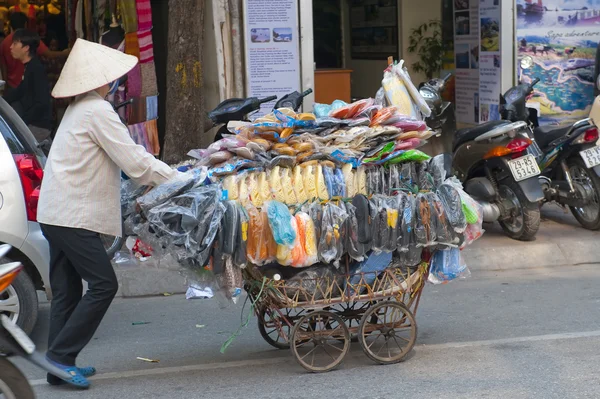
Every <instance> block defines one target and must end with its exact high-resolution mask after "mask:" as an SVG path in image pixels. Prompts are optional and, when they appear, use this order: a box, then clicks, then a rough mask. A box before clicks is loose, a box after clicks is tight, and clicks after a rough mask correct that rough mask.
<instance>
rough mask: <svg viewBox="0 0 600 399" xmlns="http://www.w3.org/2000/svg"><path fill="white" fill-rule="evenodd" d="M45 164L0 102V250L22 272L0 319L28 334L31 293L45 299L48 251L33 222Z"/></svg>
mask: <svg viewBox="0 0 600 399" xmlns="http://www.w3.org/2000/svg"><path fill="white" fill-rule="evenodd" d="M45 163H46V157H45V156H44V153H43V152H42V151H41V150H40V149H39V148H38V143H37V141H36V140H35V138H34V136H33V134H32V133H31V132H30V131H29V129H28V128H27V126H26V125H25V123H24V122H23V121H22V120H21V118H20V117H19V116H18V115H17V113H16V112H15V111H14V110H13V109H12V107H11V106H10V105H8V104H7V103H6V101H4V100H3V99H1V98H0V245H1V244H9V245H11V246H12V247H13V248H12V250H11V251H10V252H9V253H8V255H7V258H8V260H9V261H19V262H21V263H22V264H23V265H24V266H25V270H24V271H25V273H23V272H22V273H20V274H19V276H18V277H17V278H16V280H15V281H14V283H13V284H12V285H11V286H10V287H9V288H8V289H7V290H6V291H4V292H3V293H2V294H0V313H2V314H5V315H7V316H8V317H9V318H11V319H12V320H13V321H14V322H16V323H17V324H18V325H19V326H21V328H22V329H23V330H24V331H25V332H26V333H28V334H29V333H30V332H31V331H32V330H33V327H34V326H35V323H36V321H37V315H38V297H37V291H45V292H46V295H47V296H48V299H50V297H51V292H50V282H49V264H50V251H49V248H48V242H47V241H46V239H45V238H44V236H43V234H42V231H41V229H40V226H39V224H38V223H37V220H36V217H37V203H38V198H39V190H40V185H41V182H42V177H43V174H44V172H43V168H44V166H45Z"/></svg>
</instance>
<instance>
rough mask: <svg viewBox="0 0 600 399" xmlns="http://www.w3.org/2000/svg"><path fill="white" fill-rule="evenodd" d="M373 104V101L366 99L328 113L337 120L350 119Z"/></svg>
mask: <svg viewBox="0 0 600 399" xmlns="http://www.w3.org/2000/svg"><path fill="white" fill-rule="evenodd" d="M374 104H375V100H374V99H372V98H366V99H363V100H359V101H356V102H354V103H352V104H348V105H346V106H345V107H342V108H339V109H336V110H333V111H331V112H330V113H329V116H331V117H332V118H338V119H352V118H354V116H355V115H359V114H360V113H361V112H362V111H364V110H365V109H366V108H369V107H372V106H373V105H374Z"/></svg>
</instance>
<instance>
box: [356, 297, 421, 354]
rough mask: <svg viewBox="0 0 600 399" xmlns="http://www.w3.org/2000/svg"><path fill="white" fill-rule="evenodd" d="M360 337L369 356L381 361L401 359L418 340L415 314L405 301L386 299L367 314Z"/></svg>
mask: <svg viewBox="0 0 600 399" xmlns="http://www.w3.org/2000/svg"><path fill="white" fill-rule="evenodd" d="M358 340H359V342H360V346H361V347H362V348H363V351H364V352H365V354H366V355H367V356H368V357H369V359H371V360H373V361H375V362H377V363H381V364H393V363H398V362H401V361H403V360H404V359H405V358H406V356H407V355H408V354H409V353H410V351H411V350H412V348H413V347H414V346H415V342H416V340H417V323H416V321H415V317H414V316H413V314H412V313H411V312H410V310H408V309H407V308H406V306H405V305H404V304H402V303H399V302H394V301H385V302H382V303H380V304H378V305H375V306H373V307H372V308H370V309H369V310H367V312H366V313H365V314H364V316H363V318H362V320H361V322H360V327H359V328H358Z"/></svg>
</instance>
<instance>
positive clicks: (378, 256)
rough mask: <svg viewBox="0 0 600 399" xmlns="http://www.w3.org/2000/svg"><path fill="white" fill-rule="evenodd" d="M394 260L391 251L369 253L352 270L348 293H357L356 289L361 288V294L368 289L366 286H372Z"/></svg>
mask: <svg viewBox="0 0 600 399" xmlns="http://www.w3.org/2000/svg"><path fill="white" fill-rule="evenodd" d="M391 262H392V254H391V253H389V252H387V253H386V252H384V253H375V252H372V253H371V254H369V256H368V258H366V259H365V260H363V261H362V262H358V263H357V264H356V265H355V266H354V267H353V268H352V269H351V270H350V274H351V275H352V277H351V278H350V281H349V286H348V287H347V288H346V290H347V293H348V295H355V294H356V289H359V288H360V289H361V292H359V294H362V293H363V292H365V291H367V290H368V289H367V287H366V286H372V285H373V283H374V282H375V279H376V278H377V276H378V275H379V274H380V273H381V272H383V271H384V270H385V269H387V268H388V267H389V266H390V263H391Z"/></svg>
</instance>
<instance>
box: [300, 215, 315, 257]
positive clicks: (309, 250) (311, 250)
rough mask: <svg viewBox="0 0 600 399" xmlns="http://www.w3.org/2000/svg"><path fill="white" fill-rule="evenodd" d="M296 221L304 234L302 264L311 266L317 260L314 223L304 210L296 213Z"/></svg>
mask: <svg viewBox="0 0 600 399" xmlns="http://www.w3.org/2000/svg"><path fill="white" fill-rule="evenodd" d="M296 223H297V225H298V230H300V231H303V234H304V242H303V245H304V253H305V254H306V259H305V261H304V264H303V266H312V265H314V264H315V263H317V262H318V261H319V255H318V245H319V242H318V241H317V232H316V229H315V224H314V223H313V220H312V218H311V217H310V216H309V215H308V214H307V213H305V212H298V213H297V214H296Z"/></svg>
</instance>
